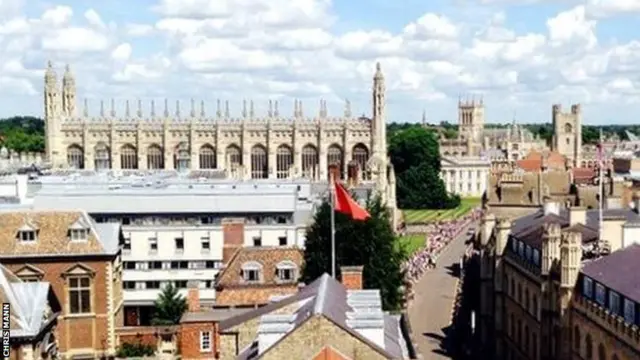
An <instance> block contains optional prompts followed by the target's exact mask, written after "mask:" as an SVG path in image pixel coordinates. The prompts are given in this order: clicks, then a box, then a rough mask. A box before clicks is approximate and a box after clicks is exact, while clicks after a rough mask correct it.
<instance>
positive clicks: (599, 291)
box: [596, 284, 605, 306]
mask: <svg viewBox="0 0 640 360" xmlns="http://www.w3.org/2000/svg"><path fill="white" fill-rule="evenodd" d="M604 294H605V290H604V286H602V285H601V284H596V302H597V303H598V304H600V305H603V306H604Z"/></svg>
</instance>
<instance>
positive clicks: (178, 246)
mask: <svg viewBox="0 0 640 360" xmlns="http://www.w3.org/2000/svg"><path fill="white" fill-rule="evenodd" d="M175 243H176V250H178V251H183V250H184V238H181V237H179V238H175Z"/></svg>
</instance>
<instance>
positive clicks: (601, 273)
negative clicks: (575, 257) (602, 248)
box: [582, 244, 640, 302]
mask: <svg viewBox="0 0 640 360" xmlns="http://www.w3.org/2000/svg"><path fill="white" fill-rule="evenodd" d="M582 273H583V274H584V275H586V276H588V277H590V278H592V279H594V280H595V281H597V282H599V283H601V284H602V285H604V286H606V287H608V288H609V289H612V290H614V291H616V292H618V293H620V294H622V295H624V296H625V297H626V298H628V299H630V300H633V301H636V302H640V283H639V282H638V278H637V276H638V273H640V245H639V244H632V245H629V246H627V247H626V248H623V249H620V250H618V251H615V252H613V253H611V254H609V255H607V256H604V257H601V258H599V259H597V260H593V261H590V262H588V263H586V264H585V265H584V266H583V267H582Z"/></svg>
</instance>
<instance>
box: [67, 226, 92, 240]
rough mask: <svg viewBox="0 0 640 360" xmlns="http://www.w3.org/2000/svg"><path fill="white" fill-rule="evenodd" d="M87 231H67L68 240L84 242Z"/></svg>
mask: <svg viewBox="0 0 640 360" xmlns="http://www.w3.org/2000/svg"><path fill="white" fill-rule="evenodd" d="M87 235H88V231H87V230H86V229H73V230H69V238H71V241H86V240H87V238H88V236H87Z"/></svg>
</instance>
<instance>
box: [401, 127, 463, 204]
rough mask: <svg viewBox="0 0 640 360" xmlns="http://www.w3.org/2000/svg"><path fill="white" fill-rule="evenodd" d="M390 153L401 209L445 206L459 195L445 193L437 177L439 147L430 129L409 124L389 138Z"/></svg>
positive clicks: (457, 202)
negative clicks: (406, 127) (408, 126)
mask: <svg viewBox="0 0 640 360" xmlns="http://www.w3.org/2000/svg"><path fill="white" fill-rule="evenodd" d="M389 156H390V157H391V163H392V164H393V167H394V169H395V171H396V178H397V184H396V197H397V201H398V205H399V206H400V207H401V208H404V209H448V208H453V207H456V206H458V205H459V204H460V198H459V197H457V196H450V195H449V194H447V191H446V188H445V186H444V183H443V182H442V180H441V179H440V147H439V145H438V140H437V138H436V135H435V134H434V133H433V131H430V130H427V129H424V128H409V129H406V130H403V131H399V132H396V134H395V135H394V136H393V137H392V138H391V139H390V141H389Z"/></svg>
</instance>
